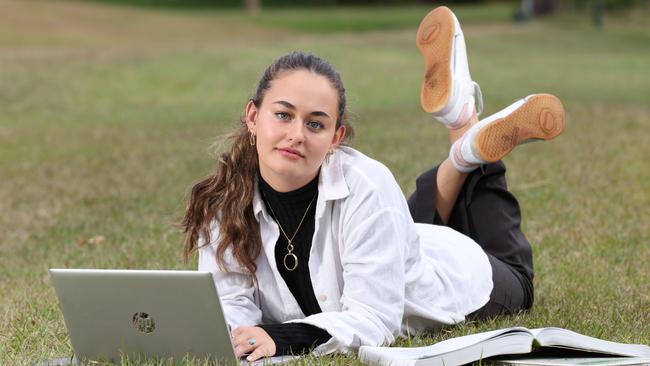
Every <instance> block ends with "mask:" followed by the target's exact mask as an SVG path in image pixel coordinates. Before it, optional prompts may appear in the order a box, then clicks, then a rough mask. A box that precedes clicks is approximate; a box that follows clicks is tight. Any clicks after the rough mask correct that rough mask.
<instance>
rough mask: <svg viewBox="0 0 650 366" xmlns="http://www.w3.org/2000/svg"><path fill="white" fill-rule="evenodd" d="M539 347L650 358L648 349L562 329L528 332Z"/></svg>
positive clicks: (649, 349) (638, 345) (539, 329)
mask: <svg viewBox="0 0 650 366" xmlns="http://www.w3.org/2000/svg"><path fill="white" fill-rule="evenodd" d="M530 332H531V333H532V334H533V335H534V336H535V339H536V340H537V341H538V343H539V344H540V345H541V346H547V347H560V348H570V349H577V350H584V351H592V352H600V353H606V354H611V355H619V356H633V357H650V347H648V346H646V345H642V344H625V343H617V342H611V341H606V340H603V339H598V338H594V337H589V336H586V335H583V334H579V333H576V332H573V331H570V330H568V329H562V328H554V327H549V328H537V329H532V330H531V331H530Z"/></svg>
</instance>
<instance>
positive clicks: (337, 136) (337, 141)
mask: <svg viewBox="0 0 650 366" xmlns="http://www.w3.org/2000/svg"><path fill="white" fill-rule="evenodd" d="M345 131H346V130H345V126H340V127H339V128H338V129H337V130H336V132H334V137H332V148H333V149H336V148H337V147H339V145H341V141H343V139H344V138H345Z"/></svg>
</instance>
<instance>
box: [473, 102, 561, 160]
mask: <svg viewBox="0 0 650 366" xmlns="http://www.w3.org/2000/svg"><path fill="white" fill-rule="evenodd" d="M565 128H566V115H565V112H564V107H563V106H562V102H560V100H559V99H558V98H557V97H555V96H553V95H550V94H536V95H533V96H531V97H530V98H529V99H528V100H527V101H526V103H524V104H523V105H522V106H521V107H519V108H517V109H516V110H515V111H514V112H512V113H510V114H509V115H507V116H506V117H504V118H500V119H497V120H495V121H493V122H492V123H490V124H489V125H488V126H486V127H484V128H482V129H481V131H480V132H479V133H478V135H477V137H476V142H477V146H476V147H477V150H478V153H479V154H480V155H481V158H483V160H485V161H487V162H496V161H499V160H501V159H502V158H503V157H504V156H506V155H507V154H508V153H509V152H510V151H512V149H514V148H515V146H517V145H519V144H521V143H522V142H525V141H528V140H532V139H541V140H551V139H554V138H555V137H557V136H559V135H560V134H561V133H562V132H563V131H564V129H565Z"/></svg>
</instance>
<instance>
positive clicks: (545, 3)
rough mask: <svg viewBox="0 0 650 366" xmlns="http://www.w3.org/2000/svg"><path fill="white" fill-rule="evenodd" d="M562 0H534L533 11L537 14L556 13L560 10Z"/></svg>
mask: <svg viewBox="0 0 650 366" xmlns="http://www.w3.org/2000/svg"><path fill="white" fill-rule="evenodd" d="M560 3H561V2H560V0H534V1H533V11H534V13H535V15H545V14H554V13H557V12H558V11H559V10H560Z"/></svg>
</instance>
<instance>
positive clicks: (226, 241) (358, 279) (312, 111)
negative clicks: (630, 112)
mask: <svg viewBox="0 0 650 366" xmlns="http://www.w3.org/2000/svg"><path fill="white" fill-rule="evenodd" d="M417 37H418V39H417V44H418V47H419V48H420V50H421V51H422V53H423V55H424V58H425V63H426V70H427V72H426V75H425V79H424V82H423V86H422V94H421V96H422V106H423V108H424V109H425V110H426V111H428V112H431V113H433V116H434V117H435V118H437V119H438V120H439V121H441V122H442V123H443V124H445V125H446V126H447V127H449V128H450V140H451V142H452V147H451V150H450V155H449V158H447V159H445V160H444V161H443V162H442V163H441V164H440V165H438V166H436V167H435V168H433V169H432V170H430V171H427V172H425V173H424V174H422V176H420V177H419V178H418V180H417V185H416V187H417V188H416V192H415V193H414V194H413V195H412V196H411V197H410V198H409V200H408V202H407V200H406V199H405V198H404V196H403V194H402V192H401V190H400V188H399V186H398V185H397V183H396V182H395V179H394V178H393V176H392V175H391V173H390V171H389V170H388V169H387V168H386V167H385V166H384V165H382V164H381V163H379V162H377V161H375V160H373V159H371V158H369V157H367V156H365V155H364V154H362V153H361V152H359V151H357V150H355V149H353V148H350V147H348V146H346V143H347V142H348V141H349V139H350V137H351V136H352V135H353V130H352V127H351V126H350V125H349V123H348V122H347V119H346V97H345V89H344V87H343V83H342V81H341V78H340V76H339V74H338V73H337V72H336V71H335V70H334V69H333V68H332V66H331V65H330V64H328V63H327V62H326V61H324V60H322V59H320V58H318V57H316V56H313V55H311V54H305V53H300V52H294V53H290V54H288V55H285V56H282V57H280V58H279V59H278V60H276V61H275V62H274V63H273V64H271V65H270V66H269V67H268V68H267V69H266V71H265V72H264V74H263V76H262V79H261V80H260V82H259V85H258V87H257V90H256V92H255V94H254V96H253V97H252V98H251V99H250V100H249V101H248V104H247V105H246V109H245V113H244V117H243V120H242V124H241V126H240V128H239V129H238V130H237V131H235V133H234V134H233V142H232V145H231V147H230V151H228V152H226V153H224V154H222V155H221V157H220V158H219V160H218V164H217V171H216V173H215V175H214V176H211V177H208V178H207V179H205V180H203V181H201V182H200V183H198V184H196V185H195V186H194V188H193V190H192V192H191V196H190V200H189V204H188V209H187V212H186V216H185V219H184V228H185V231H186V233H187V237H186V241H185V255H186V258H187V256H188V255H189V254H190V253H191V252H193V251H194V250H198V252H199V270H202V271H210V272H212V274H213V276H214V280H215V283H216V286H217V288H218V290H219V295H220V296H221V302H222V305H223V308H224V312H225V314H226V318H227V321H228V323H229V324H230V326H231V327H232V329H233V331H232V336H233V344H234V346H235V352H236V354H237V356H240V357H241V356H244V355H247V359H248V360H249V361H254V360H256V359H259V358H260V357H264V356H273V355H280V354H290V353H294V354H296V353H301V352H305V351H309V350H313V351H314V352H316V353H321V354H322V353H330V352H337V351H338V352H347V351H349V350H354V349H356V348H358V347H359V346H361V345H380V344H389V343H391V342H393V341H394V340H395V337H397V336H400V335H404V334H407V333H410V334H413V333H415V332H417V331H420V330H424V329H436V328H439V327H441V326H442V325H445V324H454V323H457V322H461V321H463V320H465V319H466V318H475V319H476V318H485V317H490V316H495V315H498V314H503V313H506V314H512V313H515V312H518V311H521V310H525V309H529V308H530V307H531V306H532V303H533V285H532V277H533V265H532V256H531V248H530V245H529V243H528V241H527V240H526V238H525V236H524V235H523V233H522V232H521V231H520V227H519V224H520V212H519V207H518V204H517V201H516V199H515V198H514V197H513V195H512V194H511V193H509V192H508V190H507V188H506V182H505V177H504V173H505V167H504V165H503V163H501V162H500V160H501V158H502V157H503V156H505V155H506V154H507V153H508V152H510V150H512V149H513V148H514V147H515V146H516V145H518V144H519V143H521V142H523V141H527V140H530V139H551V138H553V137H556V136H557V135H559V134H560V133H561V132H562V130H563V129H564V126H565V119H564V110H563V108H562V105H561V103H560V102H559V101H558V100H557V98H555V97H553V96H550V95H532V96H529V97H527V98H525V99H522V100H520V101H518V102H516V103H515V104H513V105H511V106H510V107H508V108H506V109H504V110H503V111H501V112H499V113H497V114H495V115H493V116H491V117H488V118H486V119H484V120H482V121H480V122H478V118H477V111H476V110H475V109H476V108H475V104H478V105H479V108H478V109H479V112H480V109H481V107H480V106H481V104H482V101H481V95H480V90H479V89H478V85H477V84H476V83H474V82H473V81H472V79H471V77H470V74H469V69H468V65H467V58H466V52H465V44H464V39H463V33H462V31H461V29H460V26H459V24H458V21H457V20H456V18H455V16H454V15H453V13H452V12H451V11H450V10H449V9H447V8H444V7H441V8H437V9H435V10H434V11H432V12H431V13H429V15H427V17H425V19H424V20H423V21H422V24H421V25H420V28H419V30H418V36H417Z"/></svg>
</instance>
